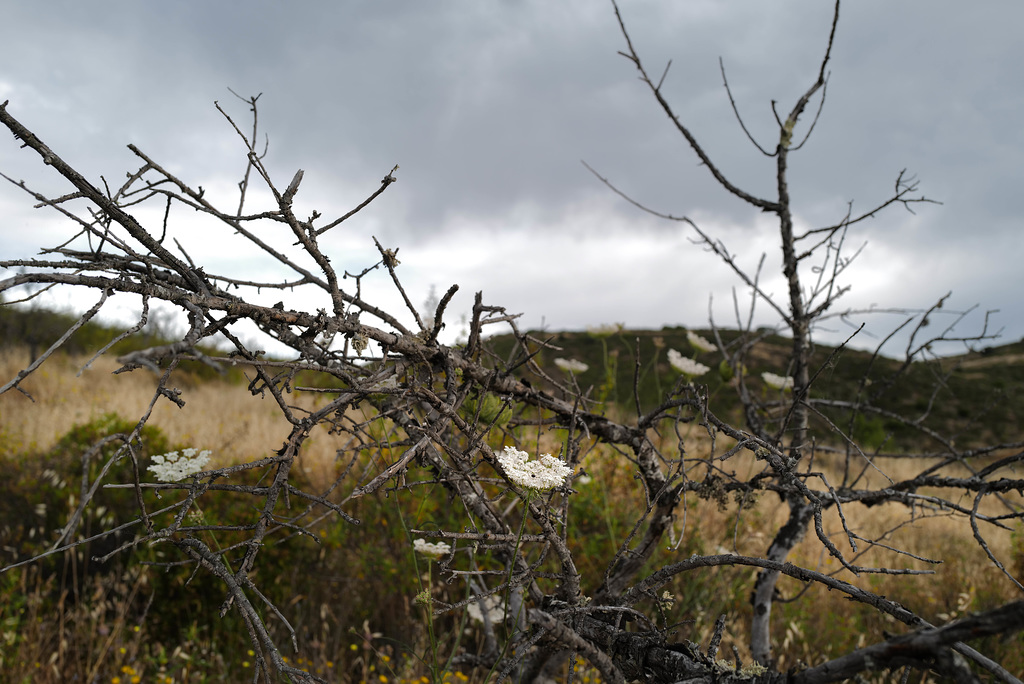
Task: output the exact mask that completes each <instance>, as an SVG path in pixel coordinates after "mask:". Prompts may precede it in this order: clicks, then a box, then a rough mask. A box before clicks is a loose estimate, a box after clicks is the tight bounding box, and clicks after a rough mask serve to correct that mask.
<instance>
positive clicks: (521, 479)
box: [498, 446, 572, 491]
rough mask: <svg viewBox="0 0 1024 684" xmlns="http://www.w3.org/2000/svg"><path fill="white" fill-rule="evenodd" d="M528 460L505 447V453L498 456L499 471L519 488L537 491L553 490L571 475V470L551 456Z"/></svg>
mask: <svg viewBox="0 0 1024 684" xmlns="http://www.w3.org/2000/svg"><path fill="white" fill-rule="evenodd" d="M529 459H530V456H529V454H527V453H526V452H525V451H519V450H518V449H516V448H515V447H513V446H507V447H505V453H504V454H498V463H499V464H500V465H501V469H502V470H504V471H505V474H506V475H508V477H509V479H510V480H512V481H513V482H514V483H516V484H517V485H519V486H520V487H527V488H529V489H536V490H538V491H544V490H548V489H553V488H554V487H561V486H562V483H564V482H565V478H567V477H569V476H570V475H572V468H570V467H569V466H567V465H565V463H564V462H563V461H560V460H559V459H557V458H555V457H554V456H552V455H551V454H544V455H543V456H541V457H540V458H538V459H537V460H536V461H531V460H529Z"/></svg>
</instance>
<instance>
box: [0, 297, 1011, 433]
mask: <svg viewBox="0 0 1024 684" xmlns="http://www.w3.org/2000/svg"><path fill="white" fill-rule="evenodd" d="M77 318H78V317H77V315H75V314H71V313H61V312H55V311H48V310H45V309H39V308H33V309H27V308H24V307H17V306H0V344H2V345H3V346H4V347H7V348H10V347H12V346H21V347H25V348H27V349H28V350H29V356H31V357H35V356H37V355H38V354H40V353H42V352H43V351H45V350H46V349H47V348H48V347H49V345H50V344H52V343H53V342H54V341H55V340H57V339H58V338H59V337H60V336H61V335H63V334H64V332H65V331H66V330H68V329H69V328H70V327H71V326H72V325H73V324H74V322H75V321H76V320H77ZM121 332H122V329H121V328H115V327H111V326H108V325H104V324H102V323H98V322H89V323H87V324H85V325H84V326H83V327H82V328H81V329H79V330H78V331H77V332H76V333H75V334H74V335H73V336H72V337H71V338H70V340H69V341H68V342H67V343H66V344H65V345H64V347H63V349H64V351H66V352H69V353H72V354H78V353H80V354H85V353H91V352H94V351H95V350H97V349H99V348H100V347H102V346H103V345H105V344H107V343H109V342H110V341H111V340H112V339H114V338H115V337H116V336H117V335H118V334H120V333H121ZM694 332H697V333H698V334H700V335H702V336H703V337H705V338H707V339H709V340H713V339H714V335H713V334H712V332H711V331H709V330H695V331H694ZM686 333H687V329H686V328H682V327H666V328H663V329H661V330H626V329H618V328H614V327H613V328H609V329H605V330H602V331H595V332H554V333H545V332H534V333H532V334H531V337H533V338H534V339H536V340H537V341H538V343H537V344H536V345H535V347H534V349H532V350H531V351H532V352H534V356H533V357H532V361H534V362H536V363H537V364H538V365H539V366H540V368H541V369H542V371H543V372H544V373H546V374H547V375H548V376H549V377H550V378H553V379H556V380H558V381H564V380H565V378H566V373H565V372H564V371H563V370H561V369H559V368H558V367H557V366H556V365H555V359H560V358H565V359H576V360H577V361H581V362H583V363H585V364H586V365H587V366H588V368H587V370H586V371H584V372H582V373H579V374H577V377H576V379H577V382H578V383H579V386H580V388H581V389H583V390H584V391H589V398H590V399H591V400H592V401H594V402H597V403H599V404H602V403H603V404H605V405H606V406H609V407H610V406H615V407H618V409H620V410H623V411H627V412H630V413H633V412H636V411H637V407H636V397H639V400H640V411H642V412H643V411H649V410H651V409H652V408H654V407H655V406H657V405H658V404H659V403H660V402H661V400H662V397H663V396H664V392H665V391H666V390H668V389H670V388H671V387H672V385H673V384H674V382H675V380H676V378H677V377H678V373H676V371H674V370H673V369H672V367H671V366H670V365H669V363H668V359H667V354H668V350H670V349H675V350H677V351H679V352H681V353H682V355H683V356H686V357H691V358H695V359H696V360H697V361H699V362H701V363H703V364H704V365H706V366H708V367H709V368H710V370H709V371H708V372H707V373H706V374H704V375H703V376H701V377H700V378H698V379H697V382H698V383H699V384H703V385H706V386H707V390H708V394H709V396H711V397H713V401H712V409H713V410H714V411H715V412H716V413H717V414H718V415H719V416H720V417H722V418H726V419H729V420H731V421H734V422H735V423H736V424H737V425H742V424H743V419H742V415H741V414H740V405H739V402H738V400H737V397H736V393H735V392H734V391H732V390H731V388H729V387H727V386H726V385H728V384H729V383H730V382H732V383H735V382H736V379H735V378H734V377H733V378H731V379H730V375H731V369H729V368H728V366H727V364H722V356H721V354H720V353H719V352H717V351H712V352H700V351H698V350H697V349H694V348H693V347H692V346H691V345H690V343H689V341H688V340H687V335H686ZM719 336H720V338H721V340H722V342H723V343H724V344H725V345H726V346H729V345H731V344H733V343H734V342H735V341H736V340H737V338H738V333H737V332H736V331H731V330H720V331H719ZM173 341H175V340H171V339H166V338H164V337H162V336H161V331H160V330H159V327H158V326H149V327H148V328H145V329H143V330H142V331H141V332H139V333H137V334H135V335H132V336H130V337H127V338H125V339H123V340H121V341H119V342H118V343H117V344H115V345H114V346H113V347H112V349H111V353H112V354H114V355H119V354H125V353H128V352H130V351H135V350H138V349H144V348H147V347H151V346H155V345H160V344H167V343H169V342H173ZM489 346H490V348H491V349H492V352H493V354H494V357H495V365H496V367H509V368H512V369H513V370H512V372H513V373H514V374H515V375H517V376H519V377H522V378H527V379H528V380H529V381H530V382H532V383H534V384H537V383H540V384H551V383H545V380H544V379H543V378H542V377H538V376H536V375H535V374H533V373H531V372H529V371H528V367H527V364H526V363H525V359H523V358H519V359H517V358H515V357H514V356H513V350H514V349H515V346H516V345H515V340H514V339H513V338H512V336H510V335H502V336H496V337H492V338H490V340H489ZM207 353H215V352H213V350H207ZM789 353H790V341H789V340H788V339H787V338H784V337H781V336H778V335H774V334H771V333H769V332H765V334H764V336H763V337H762V338H761V340H760V341H759V342H758V344H757V346H756V348H755V349H754V350H753V352H752V353H751V355H750V357H749V358H750V359H751V362H750V363H748V367H747V368H746V377H747V378H748V380H749V382H750V384H751V385H752V386H756V387H757V390H758V391H761V389H762V384H763V383H761V381H760V375H761V373H762V372H764V371H768V372H772V373H776V374H780V375H785V374H786V372H787V369H786V368H785V366H784V364H785V360H786V359H787V358H788V356H789ZM25 361H26V364H27V363H28V362H29V361H30V359H29V358H28V356H27V357H26V360H25ZM813 367H814V369H816V371H817V377H816V379H815V380H814V385H813V388H812V391H811V397H812V398H814V397H815V396H819V397H820V396H827V397H829V398H830V399H838V400H845V401H851V402H854V401H859V402H864V401H865V400H869V401H870V403H871V404H872V405H873V406H875V407H877V408H878V409H879V410H880V411H881V412H880V413H879V414H877V415H875V416H874V417H873V418H871V419H865V418H858V420H857V423H856V425H855V426H854V430H853V432H854V434H853V435H852V436H853V437H854V438H855V439H856V440H857V441H858V442H859V443H860V444H861V446H862V447H864V448H870V449H873V450H878V451H881V452H888V451H891V450H896V449H902V450H907V451H910V452H915V453H921V452H926V453H927V452H933V451H936V450H939V445H938V444H935V443H933V444H926V443H922V442H921V436H920V433H919V432H918V431H916V430H912V429H910V428H909V427H908V426H906V425H904V424H901V423H900V422H898V421H896V420H895V419H891V418H887V417H886V416H885V414H884V412H891V413H893V414H900V415H903V416H907V417H911V418H914V419H917V418H920V424H921V425H924V426H926V427H931V428H933V429H935V430H936V431H937V432H940V433H943V434H946V435H953V436H954V439H955V440H956V443H957V444H958V445H959V446H961V447H964V446H971V445H980V444H983V443H988V444H991V443H996V442H1010V441H1017V440H1020V439H1022V438H1024V427H1022V426H1024V340H1022V341H1018V342H1014V343H1010V344H1005V345H1001V346H993V347H986V348H984V349H983V350H980V351H978V352H971V353H967V354H962V355H959V356H951V357H944V358H941V359H938V360H934V361H928V362H915V363H912V364H909V365H906V366H904V363H903V361H902V360H898V359H891V358H884V357H877V356H874V355H873V354H871V353H869V352H865V351H859V350H855V349H848V348H847V349H841V350H837V349H836V348H834V347H828V346H823V345H819V346H818V347H817V349H816V350H815V353H814V356H813ZM182 370H183V371H184V372H187V373H190V374H193V375H195V376H198V377H208V378H212V377H216V376H217V374H216V373H215V372H214V371H213V370H212V369H211V368H210V367H208V366H205V365H203V364H201V363H198V362H185V364H183V366H182ZM863 378H867V379H868V382H867V383H866V384H862V379H863ZM239 379H240V378H239ZM937 379H938V380H941V382H939V389H938V390H935V389H934V388H935V386H936V380H937ZM953 397H956V398H957V399H958V401H949V399H951V398H953ZM766 400H770V397H766ZM823 412H824V413H825V414H826V415H830V413H829V412H828V411H823ZM841 427H842V428H843V429H844V430H845V429H846V426H843V425H841ZM838 441H839V440H838V438H837V440H836V442H838Z"/></svg>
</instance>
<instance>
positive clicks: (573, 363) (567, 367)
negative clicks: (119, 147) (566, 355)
mask: <svg viewBox="0 0 1024 684" xmlns="http://www.w3.org/2000/svg"><path fill="white" fill-rule="evenodd" d="M555 365H556V366H558V367H559V368H561V369H562V370H564V371H565V372H566V373H586V372H587V369H588V368H590V366H588V365H587V364H585V363H583V362H582V361H577V360H576V359H555Z"/></svg>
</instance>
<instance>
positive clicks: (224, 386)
mask: <svg viewBox="0 0 1024 684" xmlns="http://www.w3.org/2000/svg"><path fill="white" fill-rule="evenodd" d="M86 360H87V359H86V358H85V357H80V358H76V357H68V356H66V355H61V354H58V355H55V356H54V357H53V358H51V359H49V360H48V361H47V362H46V363H44V364H43V365H42V366H41V367H40V368H39V369H38V370H36V372H34V373H33V374H32V375H30V376H29V377H28V378H27V379H26V380H25V381H24V382H22V384H21V387H22V388H24V389H25V391H26V392H28V393H29V394H30V395H31V396H32V399H34V401H33V400H32V399H29V398H28V397H26V396H25V395H24V394H22V393H20V392H17V391H10V392H7V393H5V394H3V395H0V434H3V435H5V436H6V439H7V444H8V448H9V449H11V450H16V451H23V450H46V449H49V448H50V447H52V446H53V445H54V444H55V443H56V441H57V440H58V439H59V438H60V437H61V435H63V434H65V433H66V432H67V431H68V430H69V429H71V428H72V427H73V426H75V425H79V424H82V423H86V422H88V421H90V420H92V419H94V418H97V417H99V416H101V415H103V414H104V413H109V412H114V413H117V414H118V415H120V416H122V417H123V418H126V419H128V420H136V419H138V418H139V417H141V416H142V415H144V414H145V412H146V411H147V410H148V408H149V406H150V404H151V403H152V401H153V396H154V393H155V390H156V385H157V380H158V378H157V376H156V375H155V374H153V373H152V372H151V371H148V370H144V369H138V370H135V371H133V372H131V373H122V374H119V375H113V374H112V372H113V371H114V370H115V369H117V368H118V367H119V366H120V364H118V363H117V361H116V360H115V359H113V358H110V357H102V358H100V359H97V360H96V361H95V362H94V363H93V364H92V366H91V367H90V368H88V369H86V370H84V371H82V370H81V369H82V366H83V365H84V364H85V362H86ZM27 363H28V354H27V352H26V351H25V350H23V349H17V348H15V349H7V350H3V351H0V378H2V382H4V383H5V382H7V380H9V379H11V378H13V377H16V375H17V373H18V372H19V371H20V370H21V369H22V368H24V367H25V366H26V365H27ZM80 371H81V373H80ZM170 386H171V387H178V388H179V389H181V391H182V394H181V399H183V400H184V401H185V407H184V408H178V407H177V406H176V405H175V404H173V403H172V402H171V401H169V400H167V399H166V398H163V397H161V398H160V399H159V400H157V402H156V405H155V407H154V409H153V415H152V416H151V418H150V420H149V424H150V425H153V426H155V427H158V428H159V429H160V430H161V431H162V432H163V433H164V434H165V435H167V437H168V439H169V440H170V442H171V443H172V444H181V445H184V446H193V447H198V448H202V449H210V450H212V451H213V453H214V465H218V464H226V463H236V462H243V461H252V460H255V459H258V458H264V457H266V456H267V455H269V454H270V453H271V452H273V451H275V450H277V449H279V448H280V447H281V445H282V444H283V443H284V441H285V439H286V438H287V437H288V433H289V430H290V425H289V424H288V422H287V421H286V420H285V419H284V418H283V417H282V416H281V412H280V410H279V409H278V406H277V404H276V403H275V402H274V400H273V398H272V397H271V396H270V395H269V394H267V396H266V397H258V396H257V397H254V396H252V395H251V394H250V393H249V392H248V391H247V390H246V388H245V386H244V385H240V384H235V383H229V382H219V381H216V380H214V381H204V382H202V383H198V384H197V383H195V382H193V381H190V379H189V378H188V377H187V376H186V377H184V378H183V379H182V381H180V382H179V381H176V380H175V379H172V381H171V383H170ZM317 400H318V398H317V397H315V396H312V395H309V394H303V393H295V394H293V395H291V396H290V403H292V404H293V405H295V406H300V407H304V408H310V407H312V406H314V404H315V402H317ZM333 441H334V438H332V437H330V436H329V435H328V434H327V433H326V431H325V430H322V429H321V428H315V429H314V432H313V436H312V437H311V439H309V440H308V441H307V442H306V444H305V446H304V447H303V452H302V463H301V466H302V467H303V469H304V470H305V471H306V472H307V473H308V474H309V475H310V477H311V479H313V481H314V483H317V484H319V483H320V482H322V481H325V480H326V479H327V478H331V477H332V475H331V473H333V463H334V458H335V452H334V449H335V448H336V447H335V446H333Z"/></svg>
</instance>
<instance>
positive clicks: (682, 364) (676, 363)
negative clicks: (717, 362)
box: [668, 349, 711, 378]
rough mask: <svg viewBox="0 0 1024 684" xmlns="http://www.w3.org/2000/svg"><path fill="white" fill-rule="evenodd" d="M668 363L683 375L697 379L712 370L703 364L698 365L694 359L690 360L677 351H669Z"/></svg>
mask: <svg viewBox="0 0 1024 684" xmlns="http://www.w3.org/2000/svg"><path fill="white" fill-rule="evenodd" d="M668 362H669V363H670V364H672V367H673V368H675V369H676V370H677V371H679V372H680V373H682V374H683V375H685V376H687V377H690V378H696V377H699V376H701V375H704V374H705V373H707V372H708V371H709V370H711V368H709V367H708V366H705V365H704V364H703V363H698V362H697V361H694V360H693V359H688V358H686V357H685V356H683V355H682V354H680V353H679V352H677V351H676V350H675V349H669V350H668Z"/></svg>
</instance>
